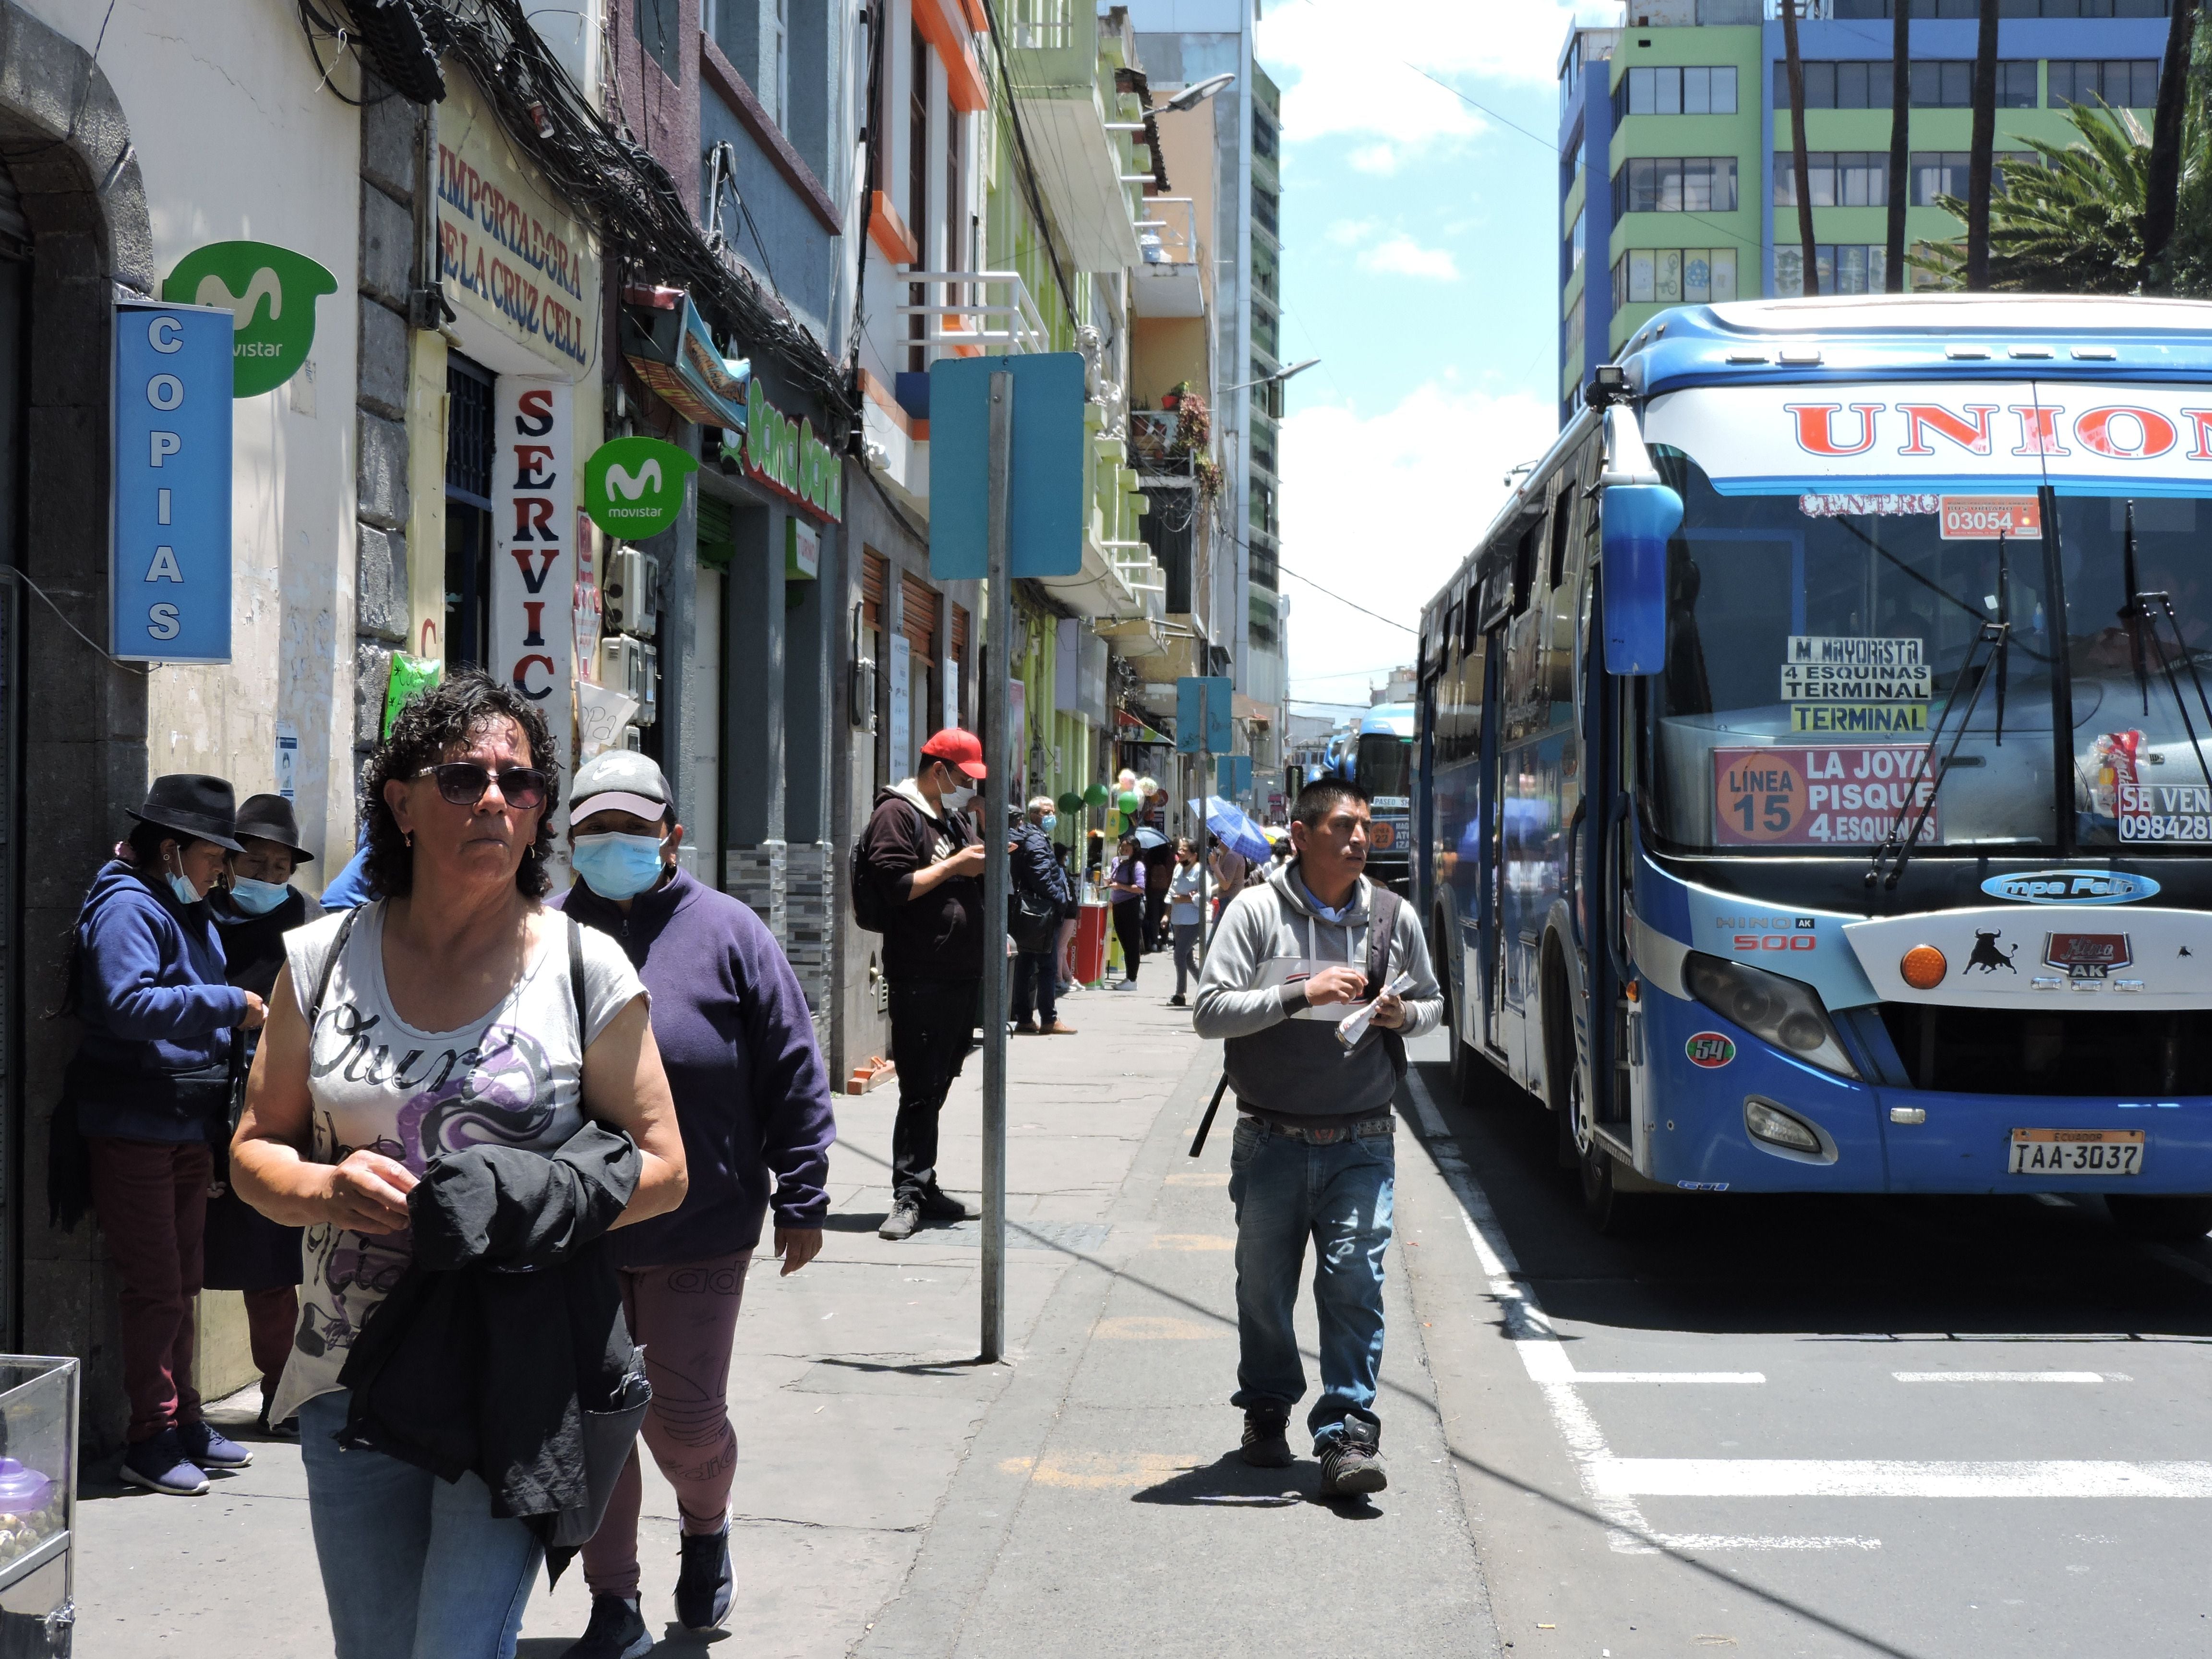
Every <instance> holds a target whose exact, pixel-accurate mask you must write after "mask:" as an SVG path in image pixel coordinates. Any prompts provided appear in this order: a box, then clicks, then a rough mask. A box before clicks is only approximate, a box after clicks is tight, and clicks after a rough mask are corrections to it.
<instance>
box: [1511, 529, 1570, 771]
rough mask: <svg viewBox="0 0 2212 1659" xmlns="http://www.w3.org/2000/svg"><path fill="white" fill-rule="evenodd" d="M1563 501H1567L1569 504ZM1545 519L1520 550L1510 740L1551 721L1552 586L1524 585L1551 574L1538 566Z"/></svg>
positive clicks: (1528, 532)
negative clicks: (1547, 661)
mask: <svg viewBox="0 0 2212 1659" xmlns="http://www.w3.org/2000/svg"><path fill="white" fill-rule="evenodd" d="M1559 505H1562V506H1563V505H1565V503H1564V502H1562V503H1559ZM1547 529H1548V526H1547V521H1546V520H1544V519H1541V518H1540V519H1538V520H1536V521H1535V522H1534V524H1532V525H1530V526H1528V529H1527V530H1525V531H1523V532H1522V534H1521V538H1520V541H1519V544H1517V546H1516V549H1515V560H1514V575H1515V593H1514V600H1515V605H1514V612H1513V619H1512V621H1511V622H1510V623H1507V624H1506V629H1505V674H1504V684H1503V685H1502V686H1501V687H1500V691H1501V693H1502V695H1503V696H1504V699H1505V707H1504V710H1503V711H1501V712H1502V713H1503V714H1504V728H1505V736H1506V738H1508V739H1509V740H1512V739H1516V738H1522V737H1526V736H1528V735H1529V734H1531V733H1533V732H1541V731H1542V730H1543V729H1544V728H1545V727H1546V726H1548V725H1549V724H1550V723H1551V712H1552V711H1551V689H1550V687H1549V685H1548V684H1547V681H1546V677H1545V673H1544V657H1545V650H1544V647H1545V642H1546V641H1545V635H1546V634H1547V631H1548V630H1547V627H1546V620H1545V613H1546V611H1547V608H1548V607H1547V600H1548V599H1549V598H1550V593H1549V592H1548V590H1547V591H1545V592H1541V593H1532V592H1529V591H1528V587H1526V586H1522V580H1523V578H1524V577H1527V578H1532V579H1533V578H1534V577H1535V576H1541V575H1543V574H1547V572H1546V571H1545V570H1543V569H1540V568H1538V566H1539V563H1540V561H1539V559H1538V554H1539V552H1540V551H1541V550H1542V549H1543V548H1544V547H1545V546H1546V545H1547V543H1548V541H1549V539H1550V538H1549V536H1548V535H1547Z"/></svg>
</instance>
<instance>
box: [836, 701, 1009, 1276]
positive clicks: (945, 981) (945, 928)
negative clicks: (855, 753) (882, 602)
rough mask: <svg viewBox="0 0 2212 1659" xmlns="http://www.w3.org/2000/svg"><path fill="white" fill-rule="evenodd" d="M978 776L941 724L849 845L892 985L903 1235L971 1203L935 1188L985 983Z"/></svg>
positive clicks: (897, 1214)
mask: <svg viewBox="0 0 2212 1659" xmlns="http://www.w3.org/2000/svg"><path fill="white" fill-rule="evenodd" d="M983 775H984V767H983V745H982V743H981V740H979V739H978V738H976V736H975V733H974V732H964V731H963V730H961V729H960V727H958V726H946V727H945V729H944V730H943V731H941V732H938V733H936V734H935V735H934V736H933V737H932V738H930V740H929V741H928V742H927V743H926V744H922V746H921V767H920V769H918V770H917V771H916V772H915V775H914V776H912V777H910V778H906V779H903V780H902V781H900V782H898V783H896V784H894V785H892V786H891V787H890V788H888V789H884V790H881V791H879V792H878V793H877V796H876V805H875V811H874V812H873V814H872V816H871V817H869V819H868V826H867V828H866V829H864V830H862V831H861V832H860V845H859V846H858V847H857V848H855V849H854V862H855V865H856V869H855V872H854V879H855V881H856V882H866V884H868V888H869V891H868V892H867V893H866V894H865V895H861V894H857V893H856V895H855V904H856V907H859V906H860V905H861V904H862V903H863V902H865V904H866V907H867V908H870V909H872V910H873V911H874V912H876V913H877V914H879V915H880V916H881V918H882V921H883V934H884V979H885V980H887V981H889V982H890V1004H891V1007H890V1014H891V1059H892V1060H893V1061H894V1062H896V1065H897V1066H898V1091H899V1103H898V1115H897V1117H896V1118H895V1119H894V1120H893V1121H892V1123H891V1207H890V1212H889V1213H888V1214H887V1215H885V1216H884V1224H883V1225H882V1226H881V1227H879V1228H878V1229H877V1231H878V1235H879V1236H880V1237H884V1238H890V1239H900V1238H908V1237H912V1236H913V1234H914V1230H915V1228H916V1227H918V1226H919V1225H921V1220H922V1218H923V1217H925V1216H927V1217H928V1218H930V1219H932V1220H940V1221H963V1220H966V1219H968V1218H969V1216H970V1215H971V1214H972V1212H971V1211H969V1208H968V1206H966V1205H964V1204H963V1203H962V1202H961V1201H960V1200H958V1199H957V1198H954V1197H952V1196H951V1194H948V1193H947V1192H945V1189H944V1188H942V1187H940V1186H939V1184H938V1181H937V1121H938V1115H939V1113H940V1112H942V1111H943V1110H944V1108H945V1093H946V1091H949V1090H950V1089H951V1087H952V1080H953V1079H955V1078H957V1077H958V1076H959V1075H960V1068H961V1066H962V1064H963V1062H964V1061H965V1060H966V1059H967V1057H968V1050H969V1047H970V1046H971V1045H972V1044H973V1043H974V1042H975V1022H976V1018H977V1017H978V1014H979V1012H980V1004H981V997H982V989H983V842H982V836H981V834H980V832H979V831H978V830H977V829H976V827H975V820H974V819H973V818H971V817H969V815H968V811H967V808H968V804H969V801H971V800H973V799H975V786H976V785H977V784H978V783H979V782H981V781H982V779H983Z"/></svg>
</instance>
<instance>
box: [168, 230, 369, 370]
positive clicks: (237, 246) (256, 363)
mask: <svg viewBox="0 0 2212 1659" xmlns="http://www.w3.org/2000/svg"><path fill="white" fill-rule="evenodd" d="M337 287H338V281H337V277H335V276H331V273H330V272H329V271H327V270H324V269H323V267H322V266H320V265H319V264H316V263H315V262H314V261H313V259H310V258H307V255H306V254H304V253H295V252H292V250H291V249H289V248H283V247H274V246H270V244H269V243H267V242H210V243H209V244H208V245H207V246H205V247H204V248H199V249H197V250H196V251H194V252H191V253H187V254H186V255H185V257H184V258H182V259H180V260H179V261H178V262H177V268H176V269H175V270H173V271H171V272H170V273H169V279H168V281H167V282H165V283H162V284H161V297H162V298H163V299H164V300H167V301H170V302H171V303H173V304H176V305H188V306H218V307H222V309H223V310H225V311H228V313H230V319H231V321H230V326H231V331H232V332H231V340H232V347H231V362H232V365H233V372H232V376H231V395H232V396H233V397H234V398H252V397H255V396H258V394H260V393H261V392H268V391H271V390H273V389H274V388H276V387H277V386H282V385H283V384H284V382H285V381H287V380H290V379H291V378H292V377H293V376H294V375H295V374H298V373H299V372H300V365H301V363H304V362H307V353H308V351H309V350H310V349H313V346H314V343H315V301H316V299H317V298H318V297H319V296H320V295H325V294H335V293H337Z"/></svg>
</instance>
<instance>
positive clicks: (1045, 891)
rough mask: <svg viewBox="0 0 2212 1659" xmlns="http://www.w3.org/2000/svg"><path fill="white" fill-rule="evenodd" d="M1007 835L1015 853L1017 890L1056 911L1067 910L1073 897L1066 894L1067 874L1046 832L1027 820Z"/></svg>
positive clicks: (1013, 863)
mask: <svg viewBox="0 0 2212 1659" xmlns="http://www.w3.org/2000/svg"><path fill="white" fill-rule="evenodd" d="M1007 834H1008V836H1010V837H1011V838H1012V845H1013V849H1014V855H1013V859H1012V866H1011V867H1012V874H1013V878H1014V887H1015V890H1017V891H1018V892H1024V893H1027V894H1029V895H1030V896H1032V897H1035V898H1040V899H1042V900H1043V901H1044V902H1046V903H1047V904H1049V905H1051V906H1052V907H1053V908H1054V909H1056V910H1065V909H1066V906H1067V903H1068V901H1069V899H1070V898H1071V897H1072V895H1071V894H1070V893H1069V892H1068V890H1067V872H1066V871H1065V870H1062V869H1061V868H1060V860H1059V859H1058V858H1057V857H1055V856H1054V853H1053V850H1052V842H1051V840H1050V839H1049V838H1048V836H1046V835H1045V832H1044V830H1043V829H1042V828H1041V827H1040V826H1038V825H1036V824H1034V823H1030V822H1029V821H1028V820H1027V819H1026V818H1025V819H1024V820H1023V821H1022V822H1021V823H1018V824H1016V825H1015V826H1014V827H1013V828H1012V829H1011V830H1009V831H1007Z"/></svg>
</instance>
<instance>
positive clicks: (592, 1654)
mask: <svg viewBox="0 0 2212 1659" xmlns="http://www.w3.org/2000/svg"><path fill="white" fill-rule="evenodd" d="M652 1651H653V1632H651V1631H649V1630H647V1628H646V1627H645V1620H643V1619H642V1618H641V1617H640V1616H639V1613H638V1610H637V1598H636V1597H635V1596H634V1595H594V1596H593V1597H592V1622H591V1623H590V1624H588V1625H586V1626H584V1635H583V1639H582V1640H581V1641H579V1642H575V1643H573V1644H570V1646H569V1648H568V1651H567V1652H565V1653H563V1654H562V1656H561V1659H645V1656H646V1655H647V1654H648V1653H650V1652H652Z"/></svg>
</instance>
